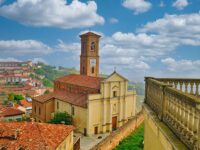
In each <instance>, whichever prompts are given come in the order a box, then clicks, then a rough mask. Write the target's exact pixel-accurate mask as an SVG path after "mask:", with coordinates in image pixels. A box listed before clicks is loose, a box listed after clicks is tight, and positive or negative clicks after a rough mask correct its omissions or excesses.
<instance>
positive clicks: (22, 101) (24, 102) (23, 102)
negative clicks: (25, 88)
mask: <svg viewBox="0 0 200 150" xmlns="http://www.w3.org/2000/svg"><path fill="white" fill-rule="evenodd" d="M20 104H21V105H22V106H23V107H24V108H27V107H32V103H31V102H28V101H27V100H20Z"/></svg>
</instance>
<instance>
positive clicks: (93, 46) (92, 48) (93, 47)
mask: <svg viewBox="0 0 200 150" xmlns="http://www.w3.org/2000/svg"><path fill="white" fill-rule="evenodd" d="M91 51H95V42H92V43H91Z"/></svg>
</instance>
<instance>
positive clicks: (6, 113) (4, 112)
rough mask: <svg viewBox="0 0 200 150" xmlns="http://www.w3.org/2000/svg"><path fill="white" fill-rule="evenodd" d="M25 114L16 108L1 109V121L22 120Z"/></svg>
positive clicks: (3, 107) (2, 107)
mask: <svg viewBox="0 0 200 150" xmlns="http://www.w3.org/2000/svg"><path fill="white" fill-rule="evenodd" d="M24 114H25V112H23V111H21V110H19V109H17V108H15V107H6V106H2V105H1V107H0V120H4V121H13V120H22V118H23V115H24Z"/></svg>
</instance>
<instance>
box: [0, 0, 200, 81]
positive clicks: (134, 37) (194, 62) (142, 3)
mask: <svg viewBox="0 0 200 150" xmlns="http://www.w3.org/2000/svg"><path fill="white" fill-rule="evenodd" d="M86 31H94V32H97V33H98V34H100V35H101V36H102V37H101V40H100V73H103V74H111V73H112V72H113V71H114V68H116V71H117V72H119V73H120V74H121V75H123V76H125V77H127V78H128V79H129V80H131V81H143V80H144V77H145V76H153V77H182V78H199V77H200V0H105V1H104V0H96V1H88V0H79V1H78V0H0V61H18V60H20V61H23V60H33V61H34V62H38V61H42V62H45V63H47V64H50V65H54V66H65V67H75V68H77V69H79V60H80V38H79V35H80V34H81V33H83V32H86Z"/></svg>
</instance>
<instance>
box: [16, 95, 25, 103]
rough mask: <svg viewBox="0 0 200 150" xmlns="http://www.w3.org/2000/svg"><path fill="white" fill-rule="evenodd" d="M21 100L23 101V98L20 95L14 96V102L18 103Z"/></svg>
mask: <svg viewBox="0 0 200 150" xmlns="http://www.w3.org/2000/svg"><path fill="white" fill-rule="evenodd" d="M23 99H24V97H23V96H22V95H14V100H15V101H16V102H19V101H20V100H23Z"/></svg>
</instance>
